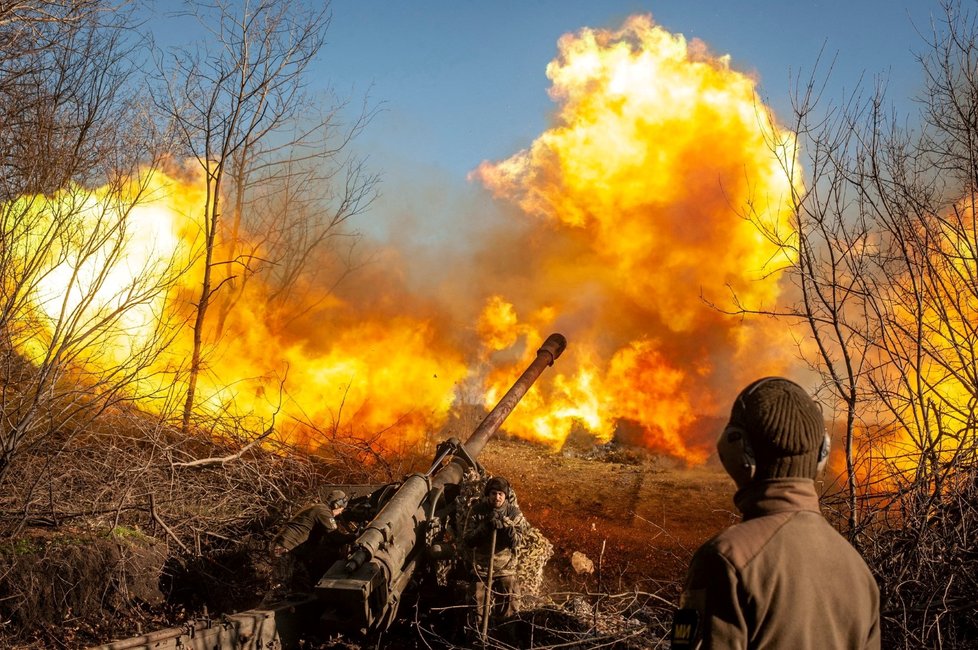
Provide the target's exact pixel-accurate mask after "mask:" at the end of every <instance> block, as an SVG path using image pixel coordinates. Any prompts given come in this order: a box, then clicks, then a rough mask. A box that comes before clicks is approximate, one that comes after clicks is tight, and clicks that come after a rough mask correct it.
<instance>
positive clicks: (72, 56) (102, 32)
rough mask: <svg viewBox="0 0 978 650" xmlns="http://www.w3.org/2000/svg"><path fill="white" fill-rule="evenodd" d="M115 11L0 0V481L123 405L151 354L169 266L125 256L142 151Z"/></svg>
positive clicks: (124, 27)
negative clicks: (135, 325) (15, 466)
mask: <svg viewBox="0 0 978 650" xmlns="http://www.w3.org/2000/svg"><path fill="white" fill-rule="evenodd" d="M119 9H120V8H119V7H118V6H117V5H115V4H112V5H109V4H107V3H103V2H95V1H93V2H79V3H60V2H40V3H4V4H2V5H0V38H2V39H3V42H4V45H5V46H6V47H5V48H3V50H2V54H0V121H2V122H3V123H4V125H5V128H4V129H3V131H2V136H0V417H2V420H0V480H2V479H3V478H4V476H5V475H6V473H7V472H8V470H9V468H10V466H11V463H12V462H13V461H14V460H15V459H16V457H17V455H18V453H20V452H21V451H22V450H24V449H25V448H27V447H29V446H31V445H35V444H39V443H40V442H42V441H43V440H45V439H46V438H47V437H49V436H56V435H58V434H63V433H65V432H66V431H67V430H68V429H74V428H77V427H80V426H82V425H83V424H84V422H86V421H90V420H91V419H92V418H94V417H96V416H97V415H98V414H99V413H100V412H102V411H104V410H105V409H106V408H108V407H110V406H111V405H113V404H115V403H118V402H119V401H120V400H127V399H131V398H132V397H134V396H135V394H136V391H135V388H136V386H137V384H138V377H139V376H140V372H141V370H142V369H144V368H145V367H146V366H147V365H148V364H149V363H150V362H151V361H152V360H153V358H155V355H156V354H157V353H158V352H159V349H160V346H159V344H160V338H159V337H161V336H163V330H162V329H158V328H157V327H156V326H157V325H160V324H161V323H160V321H159V318H160V317H161V316H162V314H161V313H160V310H159V309H158V307H157V305H158V299H160V298H161V297H162V296H163V295H164V294H165V292H166V291H167V288H168V284H167V283H168V282H169V279H172V277H171V276H170V275H169V270H170V269H169V266H170V261H169V260H167V259H162V260H157V261H155V262H154V261H149V262H148V263H147V265H145V266H142V267H140V266H139V265H138V264H134V263H133V261H132V260H131V259H129V258H128V256H127V250H128V248H127V246H128V244H129V241H130V238H131V235H132V232H131V223H130V216H131V213H132V209H133V207H134V206H135V205H137V204H138V202H139V201H140V200H141V198H142V195H143V193H144V190H145V187H144V185H142V182H143V180H141V179H142V178H144V177H142V176H141V175H140V172H139V166H140V164H141V163H143V162H147V157H146V150H145V149H143V148H141V147H140V146H139V144H140V142H141V141H142V140H141V137H140V135H141V129H140V126H139V125H140V123H141V121H140V120H137V119H136V116H135V114H134V108H135V107H133V106H131V105H129V104H128V102H127V97H128V96H130V95H129V94H128V93H127V92H124V91H130V92H131V91H132V86H131V69H130V67H129V65H128V64H127V57H128V54H129V53H130V52H131V50H132V45H131V42H130V41H128V40H127V39H128V38H129V37H130V36H131V33H132V32H131V31H130V30H129V28H128V23H127V20H128V15H127V13H126V12H125V11H117V10H119ZM110 10H112V11H110ZM150 162H151V161H150ZM99 185H101V186H102V188H101V189H100V190H98V191H97V193H96V190H93V189H88V188H92V187H95V186H99ZM168 278H169V279H168ZM136 316H139V317H141V318H143V319H148V321H149V322H144V323H143V325H144V326H145V327H144V328H143V331H144V334H145V336H144V337H142V338H134V337H133V336H131V331H130V330H129V328H130V327H131V325H132V323H131V320H130V319H132V318H134V317H136ZM120 346H128V349H125V350H124V353H123V354H119V352H121V351H122V349H121V348H120Z"/></svg>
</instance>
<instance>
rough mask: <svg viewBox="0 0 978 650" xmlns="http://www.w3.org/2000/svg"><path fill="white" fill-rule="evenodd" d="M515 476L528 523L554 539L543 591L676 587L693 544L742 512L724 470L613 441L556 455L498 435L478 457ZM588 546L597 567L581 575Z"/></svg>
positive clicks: (503, 473)
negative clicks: (576, 558)
mask: <svg viewBox="0 0 978 650" xmlns="http://www.w3.org/2000/svg"><path fill="white" fill-rule="evenodd" d="M479 460H480V462H482V464H483V465H484V466H485V467H486V469H487V470H488V471H489V472H490V473H492V474H496V475H501V476H504V477H506V478H507V479H509V481H510V483H511V484H512V486H513V489H514V490H515V491H516V495H517V500H518V502H519V505H520V507H521V508H522V510H523V513H524V514H525V515H526V517H527V519H528V520H529V521H530V523H531V524H533V525H534V526H536V527H537V528H539V529H540V530H541V531H542V532H543V533H544V535H546V536H547V538H548V539H549V540H550V541H551V543H552V544H553V545H554V556H553V558H552V559H551V560H550V563H549V565H548V572H547V581H548V584H547V585H545V590H549V591H554V590H560V589H562V588H567V589H569V590H572V591H584V590H587V591H610V592H615V591H622V590H630V589H634V588H640V589H643V590H647V591H656V590H660V589H663V588H664V589H665V590H666V591H667V592H668V591H674V590H675V589H676V588H677V586H678V583H679V582H680V581H681V580H682V578H683V576H684V574H685V570H686V566H687V564H688V562H689V559H690V557H691V555H692V553H693V551H695V550H696V548H697V547H698V546H699V545H700V544H701V543H702V542H704V541H705V540H706V539H708V538H709V537H711V536H712V535H714V534H715V533H716V532H718V531H719V530H720V529H722V528H724V527H726V526H728V525H730V524H731V523H734V522H735V521H736V520H737V517H736V515H735V513H734V507H733V503H732V500H731V496H732V488H733V484H732V482H731V481H730V479H729V478H728V477H727V476H726V474H724V472H723V470H722V468H720V466H719V465H718V464H717V465H716V466H713V465H707V466H703V467H697V468H686V467H685V466H683V465H682V464H680V463H677V462H675V461H672V460H670V459H663V458H660V457H656V456H652V455H648V454H646V453H645V452H642V451H637V450H634V449H627V448H620V447H615V446H612V445H609V446H605V447H591V448H589V449H565V450H564V451H563V452H558V453H552V452H550V451H548V450H545V449H541V448H540V447H539V446H536V445H532V444H529V443H526V442H522V441H518V440H507V439H494V440H492V441H490V442H489V444H487V446H486V448H485V449H484V450H483V452H482V454H481V455H480V458H479ZM575 551H578V552H581V553H584V554H585V555H586V556H587V557H588V558H589V559H590V560H591V561H592V562H593V564H594V568H595V570H594V572H593V573H592V574H587V573H577V572H576V571H575V570H574V568H573V566H572V564H571V557H572V554H573V553H574V552H575Z"/></svg>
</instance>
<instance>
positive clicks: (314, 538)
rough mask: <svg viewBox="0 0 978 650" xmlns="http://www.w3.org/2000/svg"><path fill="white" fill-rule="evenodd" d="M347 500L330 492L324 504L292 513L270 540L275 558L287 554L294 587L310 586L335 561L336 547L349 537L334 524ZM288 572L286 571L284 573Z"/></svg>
mask: <svg viewBox="0 0 978 650" xmlns="http://www.w3.org/2000/svg"><path fill="white" fill-rule="evenodd" d="M348 502H349V499H348V498H347V496H346V493H344V492H343V491H342V490H332V491H330V493H329V494H327V495H326V503H315V504H313V505H310V506H306V507H305V508H303V509H302V510H300V511H299V512H297V513H296V514H295V516H293V517H292V518H291V519H290V520H289V521H288V522H286V524H285V525H284V526H282V529H281V530H280V531H279V532H278V534H277V535H275V537H274V538H273V539H272V543H271V551H272V555H273V557H275V558H281V557H282V556H283V555H285V554H289V556H290V558H291V560H292V562H291V564H292V565H293V566H292V569H293V571H292V572H291V573H292V582H293V583H294V584H293V586H294V587H298V588H305V587H310V586H312V585H311V582H310V581H314V580H317V579H318V578H319V577H320V576H321V575H322V574H323V573H325V572H326V569H328V568H329V566H330V564H332V562H333V561H335V560H337V559H339V556H340V553H339V550H340V547H341V546H342V545H343V544H345V543H346V542H348V541H350V540H351V539H352V538H353V535H351V534H350V533H348V532H346V531H345V530H343V529H342V528H341V527H340V524H338V523H337V521H336V518H337V517H339V516H340V515H341V514H343V511H344V510H345V509H346V504H347V503H348ZM287 573H288V572H287Z"/></svg>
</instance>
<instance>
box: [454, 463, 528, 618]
mask: <svg viewBox="0 0 978 650" xmlns="http://www.w3.org/2000/svg"><path fill="white" fill-rule="evenodd" d="M510 495H511V490H510V487H509V483H508V482H507V481H506V479H504V478H502V477H499V476H496V477H493V478H491V479H489V481H488V482H487V483H486V487H485V490H484V497H483V498H482V499H480V500H479V501H478V502H476V504H475V505H474V506H473V507H472V511H471V513H470V515H469V519H468V523H467V525H466V527H465V532H464V534H463V540H464V542H465V544H466V546H468V547H469V548H471V549H472V564H473V566H472V568H473V573H474V575H473V583H472V584H473V589H472V592H471V597H472V599H473V603H472V604H473V605H474V608H473V609H474V611H473V613H474V614H475V617H474V620H471V621H470V628H471V629H473V630H482V629H484V625H483V624H484V621H485V617H486V616H487V612H491V613H492V614H493V617H494V618H496V619H501V620H506V619H508V618H511V617H513V616H514V615H515V614H516V611H517V607H518V599H519V583H518V582H517V579H516V567H517V561H518V560H517V557H516V547H517V545H518V543H519V539H520V535H521V534H522V533H523V532H524V531H525V530H526V529H527V527H528V524H527V522H526V519H524V518H523V513H522V512H520V509H519V507H518V506H517V505H516V504H515V503H514V502H513V500H512V499H511V497H510ZM490 582H491V583H492V584H491V586H490ZM487 607H489V608H490V609H489V610H487Z"/></svg>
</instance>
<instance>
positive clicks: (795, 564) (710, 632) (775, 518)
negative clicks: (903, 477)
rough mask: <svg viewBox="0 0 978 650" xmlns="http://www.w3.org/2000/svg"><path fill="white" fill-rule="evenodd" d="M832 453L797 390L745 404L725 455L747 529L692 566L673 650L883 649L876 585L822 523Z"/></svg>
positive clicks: (817, 413)
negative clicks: (824, 477)
mask: <svg viewBox="0 0 978 650" xmlns="http://www.w3.org/2000/svg"><path fill="white" fill-rule="evenodd" d="M828 451H829V438H828V434H827V433H826V430H825V423H824V421H823V418H822V412H821V409H820V408H819V407H818V405H817V404H816V403H815V401H814V400H812V398H811V397H809V395H808V393H807V392H806V391H805V390H804V389H802V388H801V387H800V386H798V385H797V384H795V383H794V382H791V381H789V380H787V379H783V378H781V377H767V378H764V379H760V380H757V381H755V382H753V383H751V384H749V385H748V386H747V387H746V388H745V389H744V390H743V391H741V393H740V395H738V396H737V399H736V400H735V401H734V404H733V408H732V410H731V413H730V422H729V423H728V424H727V426H726V428H725V429H724V430H723V432H722V433H721V434H720V438H719V440H718V441H717V452H718V453H719V456H720V461H721V462H722V463H723V467H724V469H726V470H727V473H729V474H730V476H731V477H732V478H733V480H734V482H735V483H736V484H737V492H736V494H735V495H734V503H735V504H736V506H737V508H738V510H740V512H741V513H743V521H742V522H741V523H739V524H737V525H735V526H732V527H730V528H728V529H726V530H724V531H723V532H721V533H720V534H719V535H717V536H716V537H714V538H713V539H711V540H709V541H708V542H706V543H705V544H704V545H703V546H701V547H700V548H699V550H697V551H696V553H695V555H694V556H693V559H692V562H691V564H690V567H689V571H688V573H687V576H686V586H685V589H684V591H683V594H682V597H681V600H680V609H679V611H678V612H677V613H676V617H675V619H674V621H673V629H672V647H673V648H674V649H675V650H679V649H680V648H796V649H801V650H805V649H814V648H859V649H862V648H873V649H875V648H879V647H880V627H879V590H878V588H877V586H876V581H875V580H874V578H873V575H872V574H871V573H870V571H869V568H868V567H867V566H866V563H865V562H864V561H863V559H862V558H861V557H860V556H859V553H857V552H856V550H855V549H854V548H853V547H852V546H850V545H849V543H848V542H847V541H846V540H845V539H844V538H843V537H842V536H841V535H839V533H837V532H836V531H835V529H834V528H832V526H831V525H829V523H828V522H827V521H825V519H824V518H823V517H822V515H821V513H820V511H819V504H818V495H817V494H816V492H815V482H814V480H813V479H814V478H815V476H816V475H817V473H818V472H819V471H821V470H822V469H823V467H824V464H825V461H826V459H827V457H828Z"/></svg>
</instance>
